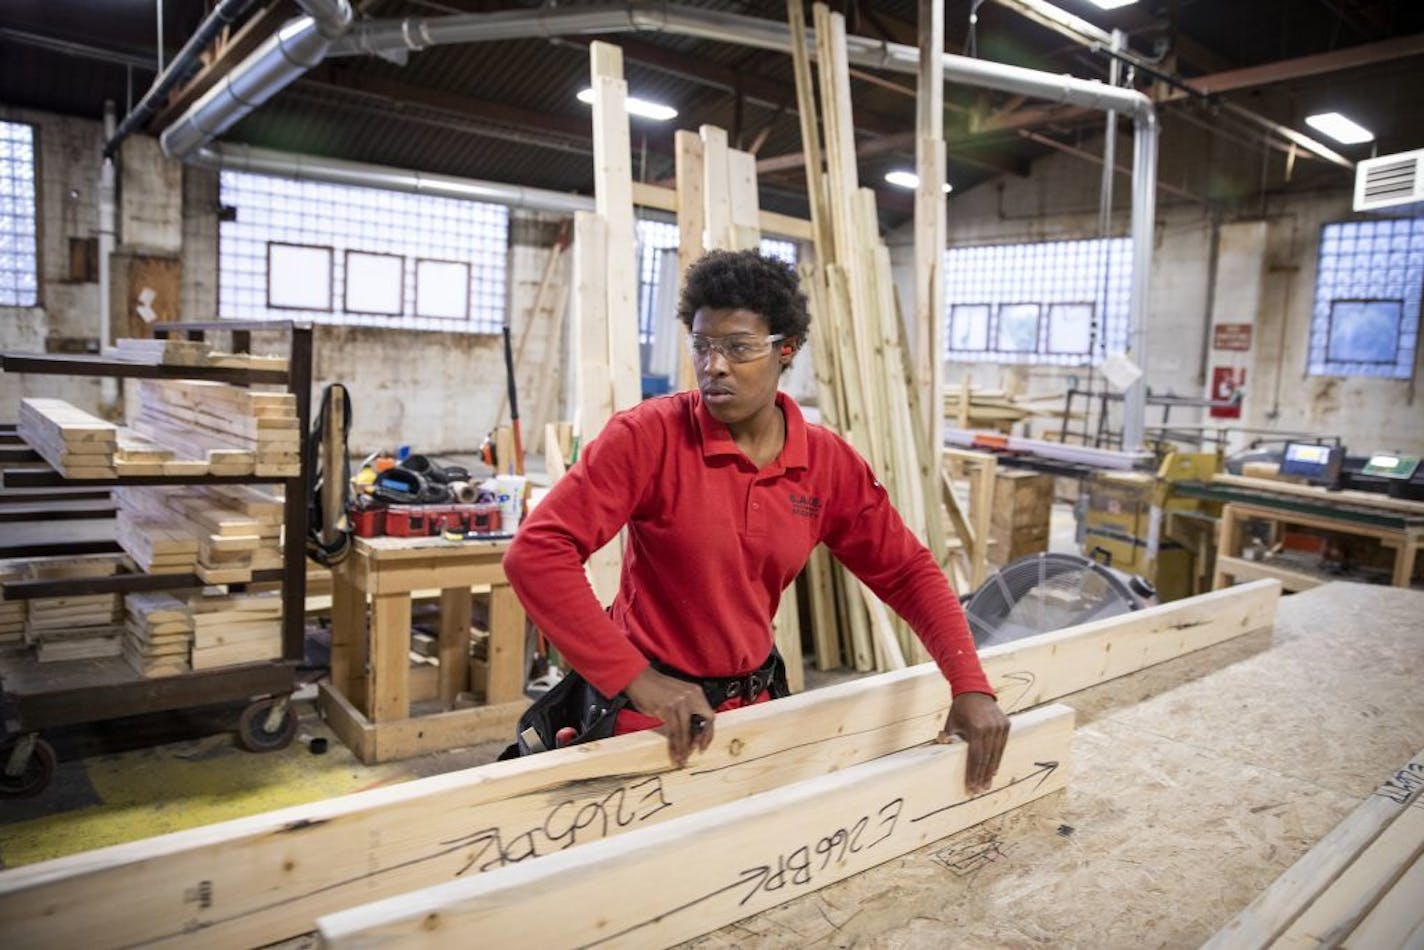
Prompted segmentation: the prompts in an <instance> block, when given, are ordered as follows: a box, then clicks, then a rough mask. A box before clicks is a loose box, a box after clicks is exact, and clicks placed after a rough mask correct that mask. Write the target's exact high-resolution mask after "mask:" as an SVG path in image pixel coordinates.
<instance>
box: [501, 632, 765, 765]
mask: <svg viewBox="0 0 1424 950" xmlns="http://www.w3.org/2000/svg"><path fill="white" fill-rule="evenodd" d="M652 667H653V669H655V670H657V671H658V672H659V673H662V674H663V675H664V676H672V677H675V678H676V679H680V680H684V681H686V682H689V683H696V684H697V685H699V686H701V687H702V692H703V694H704V695H705V696H706V697H707V704H708V705H709V706H711V707H712V708H713V709H716V708H717V707H718V706H721V705H722V704H723V703H725V702H727V701H728V700H729V699H737V698H742V699H743V700H744V701H745V702H748V703H750V702H752V701H753V700H755V699H756V698H757V697H758V696H760V695H761V694H762V693H764V692H766V691H767V690H770V691H771V698H772V699H781V698H782V697H784V696H790V695H791V688H790V687H789V686H788V685H787V683H786V664H785V663H783V662H782V660H781V654H780V653H778V652H777V651H776V649H775V648H773V649H772V651H771V655H770V656H768V657H767V658H766V662H765V663H763V664H762V665H761V666H759V667H757V668H756V669H755V670H752V671H751V672H750V673H745V674H743V675H741V676H722V677H702V676H693V675H692V674H690V673H684V672H683V671H681V670H679V669H677V668H676V667H673V666H669V665H668V664H666V663H663V662H662V661H660V660H653V661H652ZM633 708H635V707H634V706H633V704H632V703H631V702H630V701H629V699H628V694H627V693H619V694H618V695H617V696H611V697H610V696H604V695H603V694H602V693H600V692H599V691H598V690H597V689H595V688H594V686H593V684H592V683H590V682H589V681H588V680H586V679H584V678H583V677H582V676H580V675H579V673H578V671H576V670H570V671H569V672H568V674H567V675H565V676H564V678H563V679H561V680H559V682H558V683H556V684H554V686H553V688H551V689H550V690H548V691H547V692H546V693H544V695H542V696H540V697H539V698H538V699H536V700H534V702H533V704H532V705H530V707H529V708H528V709H526V710H525V711H524V715H522V716H520V717H519V723H518V725H516V726H515V741H514V743H513V744H512V745H510V746H509V747H508V748H507V749H505V750H504V752H502V753H500V756H499V757H500V759H501V760H504V759H514V758H518V757H519V756H522V755H532V754H534V753H535V752H542V751H545V750H546V749H553V748H557V747H558V741H557V737H558V734H559V730H560V729H563V728H565V727H566V726H573V727H574V731H575V735H574V738H573V740H572V741H570V742H568V743H567V745H579V744H581V743H584V742H592V741H594V740H595V739H607V738H608V737H609V736H611V735H613V731H614V728H615V726H616V725H617V720H618V713H620V712H621V711H623V710H624V709H633ZM529 729H533V730H534V734H535V735H536V736H537V737H538V742H539V743H540V744H541V745H542V748H535V747H531V745H530V743H529V742H528V741H526V739H525V733H526V732H527V730H529Z"/></svg>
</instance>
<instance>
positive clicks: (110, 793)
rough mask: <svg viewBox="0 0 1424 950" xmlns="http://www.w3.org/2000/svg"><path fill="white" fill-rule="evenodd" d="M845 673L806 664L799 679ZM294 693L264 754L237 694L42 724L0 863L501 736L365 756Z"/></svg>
mask: <svg viewBox="0 0 1424 950" xmlns="http://www.w3.org/2000/svg"><path fill="white" fill-rule="evenodd" d="M1073 530H1074V521H1073V514H1072V509H1071V507H1070V506H1067V505H1062V504H1059V505H1055V506H1054V510H1053V514H1052V524H1051V535H1050V537H1051V541H1050V544H1051V550H1055V551H1076V550H1077V547H1076V545H1075V544H1074V543H1073ZM312 675H313V676H316V675H318V674H312ZM856 675H858V674H855V673H853V672H849V671H844V670H835V671H829V672H825V673H822V672H818V671H816V670H815V669H814V668H808V670H807V676H806V679H807V688H816V687H820V686H825V685H830V684H831V683H835V682H841V681H843V680H845V679H848V678H853V677H854V676H856ZM305 692H307V693H310V692H313V691H312V690H307V691H305ZM302 695H303V694H298V696H299V701H298V702H297V704H296V706H295V708H296V710H297V713H298V716H299V721H300V729H299V733H298V740H297V741H295V742H294V743H293V744H292V745H291V746H290V747H289V748H287V749H285V750H282V751H280V752H272V753H267V754H264V755H254V754H252V753H248V752H245V751H243V750H242V749H240V748H238V746H237V745H236V742H235V738H234V732H233V729H234V727H235V725H236V722H237V716H238V714H239V713H240V712H241V707H240V706H236V707H227V708H221V707H219V708H211V709H203V710H190V711H182V712H178V713H163V714H159V715H154V716H141V717H134V718H132V719H127V720H119V721H114V722H107V723H96V724H93V725H91V726H86V727H83V728H74V729H67V730H62V731H59V732H56V733H54V734H53V735H47V736H46V738H47V739H49V741H50V742H51V743H52V744H53V745H54V746H55V748H56V751H57V752H58V754H59V758H60V766H59V770H58V772H57V774H56V777H55V781H54V783H53V784H52V785H51V787H50V788H49V790H47V791H46V792H45V793H44V794H43V795H41V796H39V797H37V798H34V799H28V800H5V801H3V802H0V867H16V866H19V865H22V864H30V863H34V862H37V861H44V860H49V859H52V858H57V857H61V856H63V855H67V854H73V853H76V852H80V851H87V850H92V849H94V848H100V847H104V846H106V845H112V844H118V843H121V842H125V841H132V840H137V839H140V838H146V837H151V836H153V835H159V834H164V833H167V832H171V831H178V830H181V829H185V828H192V827H196V826H199V825H205V824H211V823H213V822H217V821H224V820H227V819H230V818H238V817H241V816H244V815H250V814H255V813H258V812H263V811H269V810H272V809H276V808H282V807H285V806H288V805H297V804H301V803H304V802H310V801H315V800H318V799H323V798H330V797H333V796H337V795H344V794H348V793H351V792H357V791H361V790H364V789H369V788H375V787H377V786H382V785H389V784H394V783H398V782H404V781H408V780H410V779H413V778H421V777H425V776H429V775H436V774H440V773H444V772H450V771H454V770H456V769H462V768H469V767H472V766H476V765H483V764H485V763H487V762H491V761H494V759H495V758H496V757H497V756H498V755H499V753H500V751H502V749H503V748H504V745H505V744H504V743H503V742H492V743H485V744H483V745H478V746H472V747H469V748H465V749H458V750H454V751H450V752H442V753H437V754H433V755H427V756H421V757H418V758H414V759H407V760H404V761H401V762H391V763H385V764H381V765H374V766H367V765H364V764H362V763H361V762H360V761H359V760H357V759H356V757H355V756H354V755H353V754H352V753H351V752H350V751H349V750H348V749H347V748H346V747H345V746H343V745H342V744H341V742H340V740H338V739H337V738H336V736H335V735H334V734H333V733H332V732H331V730H329V729H327V728H326V725H325V724H324V723H323V722H322V721H321V719H320V718H319V717H318V715H317V713H316V709H315V706H314V704H313V702H312V701H311V700H309V699H300V697H301V696H302ZM314 738H317V739H325V740H326V749H327V751H326V752H325V753H324V754H320V755H317V754H313V753H312V752H311V751H309V748H310V740H311V739H314Z"/></svg>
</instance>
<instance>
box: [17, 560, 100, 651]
mask: <svg viewBox="0 0 1424 950" xmlns="http://www.w3.org/2000/svg"><path fill="white" fill-rule="evenodd" d="M120 563H121V559H120V558H119V557H118V556H115V555H107V554H105V555H94V556H89V557H79V558H38V559H36V560H33V561H31V562H30V564H29V566H28V570H27V572H26V574H27V576H28V578H29V579H30V580H74V579H78V578H85V577H109V576H111V575H113V574H116V573H118V570H119V565H120ZM28 603H29V607H28V609H27V611H26V617H25V637H24V639H25V642H26V643H27V644H30V645H31V646H33V647H34V648H35V653H36V657H37V658H38V659H39V661H40V662H42V663H47V662H52V661H56V660H80V659H90V658H92V657H102V656H118V655H119V652H120V649H121V647H122V644H121V642H120V639H119V638H120V635H121V634H122V632H123V627H122V626H121V624H120V607H119V597H118V595H117V594H70V595H66V596H64V597H37V598H33V599H31V600H30V601H29V602H28Z"/></svg>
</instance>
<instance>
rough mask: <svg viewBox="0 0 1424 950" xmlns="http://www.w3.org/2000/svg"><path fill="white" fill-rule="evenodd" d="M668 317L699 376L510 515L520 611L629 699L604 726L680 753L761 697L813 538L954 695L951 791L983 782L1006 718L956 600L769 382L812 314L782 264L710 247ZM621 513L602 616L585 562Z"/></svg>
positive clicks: (822, 437)
mask: <svg viewBox="0 0 1424 950" xmlns="http://www.w3.org/2000/svg"><path fill="white" fill-rule="evenodd" d="M678 316H679V318H680V319H681V320H682V322H683V323H684V325H686V326H687V328H688V330H689V331H690V333H691V336H690V346H691V348H692V361H693V366H694V368H695V370H696V374H697V387H698V388H697V389H696V390H694V391H691V392H682V393H677V394H675V395H671V396H664V397H660V398H656V399H649V400H647V401H645V402H643V403H642V404H640V405H638V406H636V407H634V408H632V409H629V410H627V411H625V412H620V413H618V414H616V415H614V416H613V418H612V419H610V420H609V422H608V424H607V425H606V426H605V427H604V429H603V431H602V432H600V433H599V435H598V437H597V438H596V439H594V440H593V441H592V442H590V443H589V444H588V445H587V446H586V447H585V448H584V452H583V455H582V457H581V458H580V459H579V461H578V463H577V464H576V465H574V466H573V468H571V469H570V470H569V472H568V473H567V474H566V475H565V476H564V477H563V478H561V479H560V480H559V481H558V483H557V484H555V486H554V487H553V490H552V491H550V493H549V495H548V497H546V498H545V499H544V500H543V501H542V502H541V503H540V504H539V506H538V507H537V508H535V510H534V512H533V513H532V514H531V515H530V516H529V518H528V519H526V520H525V521H524V523H523V524H522V525H521V526H520V529H519V532H518V534H517V535H516V537H515V539H514V542H513V543H512V544H511V545H510V548H509V551H508V553H507V554H506V555H505V559H504V568H505V572H506V574H507V575H508V576H509V581H510V584H511V585H512V586H513V587H514V589H515V591H516V592H517V593H518V595H519V598H520V600H521V601H523V603H524V606H525V608H526V609H527V611H528V613H529V616H530V617H531V618H532V619H533V621H534V623H535V624H536V625H537V626H538V627H539V629H541V630H543V631H544V633H545V634H546V635H547V636H548V638H549V639H550V640H551V641H552V642H553V643H554V645H555V646H557V647H558V648H559V651H560V652H561V653H562V654H563V655H564V657H565V658H566V659H567V661H568V662H569V664H570V665H571V666H572V667H573V669H574V670H575V671H576V672H577V673H579V674H581V675H582V677H583V678H584V679H585V680H587V682H588V683H589V684H591V685H592V686H593V687H594V688H596V689H597V690H598V692H599V693H601V694H602V695H603V696H604V697H619V696H626V697H627V708H622V709H621V711H619V712H618V713H617V724H616V730H615V731H617V732H628V731H633V730H637V729H647V728H661V729H663V730H664V731H665V732H666V734H667V736H668V748H669V752H670V754H671V756H672V759H673V761H674V762H676V763H677V764H678V765H682V764H684V763H685V762H686V760H687V757H688V755H689V753H690V752H691V751H692V749H693V748H698V749H701V750H704V751H705V750H706V749H707V747H708V745H709V744H710V743H711V741H712V737H713V721H714V719H715V713H716V711H717V710H726V709H731V708H735V707H737V706H741V705H746V704H747V703H751V702H761V701H764V700H765V699H767V698H768V696H769V695H770V694H771V693H772V692H774V691H776V688H775V687H774V686H772V685H770V683H769V682H768V681H769V680H771V679H774V678H775V677H774V673H775V671H776V669H777V664H778V663H779V658H777V657H776V656H775V653H774V651H773V649H772V647H773V642H772V628H771V619H772V616H773V615H774V614H775V613H776V608H777V604H778V603H779V602H780V599H781V594H782V591H784V590H785V589H786V587H787V586H788V585H789V584H790V583H791V582H792V581H793V580H794V579H795V577H796V575H797V573H798V572H800V570H801V568H802V567H803V566H804V565H805V563H806V560H807V558H808V557H809V556H810V554H811V551H812V549H813V548H814V547H815V546H816V545H817V544H818V543H822V542H824V543H825V544H826V546H827V547H828V548H829V549H830V551H831V553H832V554H834V555H835V556H836V557H837V558H838V559H839V560H840V561H841V562H842V563H844V564H845V565H846V567H848V568H849V569H850V570H851V571H852V572H853V573H854V574H855V575H856V576H857V577H859V578H860V579H861V580H862V581H864V582H865V584H866V585H867V586H868V587H869V588H870V589H871V590H872V591H874V592H875V594H876V596H878V597H879V598H880V599H881V600H883V601H885V603H886V604H888V605H889V606H890V607H891V608H892V609H894V610H895V611H896V612H897V613H899V614H900V616H902V617H904V618H905V620H906V621H907V622H908V623H909V625H910V626H911V628H912V629H913V630H914V631H915V633H916V634H917V635H918V636H919V637H920V639H921V640H922V641H923V642H924V644H925V647H926V649H927V650H928V651H929V653H930V655H931V656H932V657H933V658H934V660H935V662H936V663H937V664H938V666H939V668H940V669H941V670H942V671H943V673H944V675H945V678H946V679H947V680H948V682H949V685H950V689H951V691H952V692H953V696H954V699H953V702H952V704H951V707H950V711H949V716H948V719H947V721H946V723H945V731H944V733H943V734H942V738H944V739H947V738H948V736H949V735H952V734H957V735H960V736H962V737H963V738H964V739H965V740H966V741H967V742H968V743H969V767H968V785H969V788H970V790H971V791H979V790H981V789H987V788H988V787H989V782H990V780H991V779H992V778H993V775H994V772H995V771H996V770H997V768H998V764H999V759H1000V757H1001V755H1002V754H1003V748H1004V742H1005V740H1006V739H1007V736H1008V728H1009V725H1008V719H1007V717H1006V716H1005V715H1004V714H1003V712H1002V711H1001V710H1000V709H999V706H998V704H997V703H996V702H995V700H994V696H993V692H992V690H991V689H990V687H989V683H988V680H987V679H986V678H985V676H984V672H983V670H982V668H981V667H980V665H979V658H978V656H977V654H976V653H975V650H974V641H973V638H972V637H971V635H970V632H969V628H968V625H967V624H966V623H965V620H964V614H963V612H962V611H961V610H960V607H959V601H958V599H957V598H956V597H955V596H954V594H953V592H952V591H951V590H950V588H949V584H948V582H947V581H946V580H945V576H944V573H943V572H942V571H941V570H940V569H939V567H938V566H937V565H936V564H935V562H934V558H933V556H932V555H931V554H930V552H929V551H928V550H927V549H926V548H925V546H924V545H922V544H920V542H919V541H918V540H917V539H916V538H915V536H914V535H913V534H912V533H911V532H910V531H909V529H907V528H906V527H905V525H904V522H903V521H901V519H900V516H899V514H898V513H897V512H896V511H895V509H894V507H893V506H892V505H891V504H890V501H889V498H888V497H887V495H886V493H885V489H884V488H883V487H882V486H881V485H880V483H879V482H878V481H876V479H875V476H874V474H873V473H872V472H871V471H870V468H869V466H868V465H867V464H866V463H865V461H864V460H863V459H862V458H861V457H860V456H859V455H858V454H857V453H856V452H855V450H854V449H852V448H851V447H850V446H849V445H848V444H847V443H846V442H845V441H844V440H842V439H841V438H840V437H839V436H837V435H835V434H834V433H832V432H830V431H829V430H827V429H824V428H822V427H821V426H818V425H810V424H808V423H807V422H806V421H805V420H804V419H803V418H802V416H801V411H800V409H799V408H798V407H797V405H796V403H795V401H793V400H792V399H791V398H790V397H789V396H787V395H786V394H785V393H781V392H778V391H777V381H778V380H779V378H780V376H781V374H782V373H783V372H785V371H786V370H787V369H788V368H789V367H790V365H791V361H792V359H793V358H794V357H795V355H796V353H797V351H798V350H799V349H800V348H801V346H802V345H803V344H804V342H805V340H806V334H807V331H808V328H809V324H810V318H809V316H808V314H807V311H806V298H805V296H804V295H803V294H802V293H801V290H800V287H799V283H798V281H797V277H796V273H795V271H794V270H792V269H791V268H790V267H789V266H788V265H786V264H784V263H782V262H781V261H778V260H776V259H774V258H770V257H764V256H762V255H761V254H759V253H757V252H755V251H735V252H731V251H714V252H712V253H710V254H708V255H707V256H706V257H704V258H702V260H700V261H698V262H697V263H696V264H695V265H693V266H692V267H691V268H690V269H689V270H688V273H687V278H686V281H685V284H684V287H683V292H682V299H681V301H680V303H679V307H678ZM625 526H626V527H627V529H628V534H627V540H626V543H625V547H624V557H623V572H622V576H621V579H620V583H619V589H618V593H617V595H616V596H615V598H614V600H613V603H612V605H611V606H610V607H609V609H608V610H607V611H605V610H604V609H603V607H602V606H600V605H599V602H598V600H597V598H596V597H595V595H594V592H593V589H592V588H591V587H590V585H589V583H588V580H587V576H586V575H585V573H584V568H583V564H584V562H585V561H586V560H588V558H589V556H590V555H591V554H592V553H593V552H594V551H597V550H598V549H599V548H600V547H602V546H603V545H604V544H605V543H607V541H608V540H609V539H611V538H612V537H613V536H614V535H616V534H617V533H618V531H619V530H620V529H622V528H624V527H625ZM783 682H784V681H783ZM749 693H750V694H749ZM709 698H710V699H712V700H713V702H709ZM714 705H715V706H716V709H714V708H713V707H714ZM699 727H700V728H699Z"/></svg>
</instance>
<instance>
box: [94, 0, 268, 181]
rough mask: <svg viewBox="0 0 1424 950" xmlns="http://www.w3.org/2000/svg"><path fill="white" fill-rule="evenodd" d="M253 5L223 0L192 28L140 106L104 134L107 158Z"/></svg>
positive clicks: (247, 0)
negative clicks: (186, 40)
mask: <svg viewBox="0 0 1424 950" xmlns="http://www.w3.org/2000/svg"><path fill="white" fill-rule="evenodd" d="M252 4H253V0H221V2H220V3H219V4H218V5H217V6H216V7H214V8H213V12H212V13H209V14H208V15H207V18H206V19H204V20H203V22H202V23H200V24H198V28H197V29H196V30H194V31H193V35H192V36H191V37H189V39H188V42H187V43H184V44H183V48H182V49H181V50H179V51H178V55H177V56H175V57H173V62H171V63H169V64H168V68H167V69H164V70H162V72H160V74H159V75H158V76H156V77H155V78H154V80H153V85H152V86H149V87H148V92H146V93H144V97H143V98H142V99H140V100H139V103H138V105H137V106H135V107H134V109H133V111H132V112H130V113H129V114H128V115H126V116H124V120H123V121H122V122H120V123H119V127H118V129H117V130H115V131H114V132H112V133H110V134H109V135H107V136H105V139H106V141H105V142H104V157H105V158H113V157H114V153H115V152H116V151H118V148H119V145H120V144H121V143H122V142H123V140H124V139H126V138H128V137H129V136H130V135H132V134H133V133H135V132H137V131H138V130H139V129H141V128H143V127H144V126H145V125H147V124H148V120H149V119H151V118H153V115H154V113H156V112H157V111H158V110H159V108H160V107H161V106H162V105H163V102H164V100H166V99H167V98H168V93H169V92H171V91H172V90H173V87H174V86H177V85H178V84H179V83H181V82H185V81H187V80H188V79H189V78H190V77H191V76H192V75H193V74H194V73H195V72H196V71H197V70H198V67H199V66H201V63H200V61H199V57H200V56H201V55H202V53H203V50H205V49H207V48H208V45H209V44H211V43H212V41H213V39H214V38H216V37H217V35H218V34H219V33H221V32H222V31H223V29H224V28H225V27H227V26H229V25H231V24H233V23H235V22H237V20H238V18H239V17H241V16H242V15H243V13H245V12H246V11H247V8H248V7H250V6H252ZM162 55H163V51H162V50H159V56H160V57H161V56H162Z"/></svg>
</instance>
